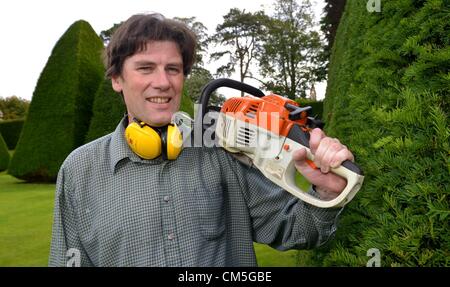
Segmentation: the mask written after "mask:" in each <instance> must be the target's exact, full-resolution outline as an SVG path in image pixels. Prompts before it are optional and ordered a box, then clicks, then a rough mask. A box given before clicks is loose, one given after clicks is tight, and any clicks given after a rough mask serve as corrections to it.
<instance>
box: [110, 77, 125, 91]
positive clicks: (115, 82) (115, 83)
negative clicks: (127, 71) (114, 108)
mask: <svg viewBox="0 0 450 287" xmlns="http://www.w3.org/2000/svg"><path fill="white" fill-rule="evenodd" d="M122 81H123V80H122V77H121V76H112V77H111V84H112V88H113V90H114V91H116V92H118V93H120V92H122Z"/></svg>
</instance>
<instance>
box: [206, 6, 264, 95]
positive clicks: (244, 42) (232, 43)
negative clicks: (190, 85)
mask: <svg viewBox="0 0 450 287" xmlns="http://www.w3.org/2000/svg"><path fill="white" fill-rule="evenodd" d="M223 18H224V21H223V23H222V24H219V25H218V26H217V28H216V34H215V35H213V36H212V37H211V41H212V42H213V43H215V44H216V45H221V46H222V47H223V50H221V51H218V52H214V53H212V54H211V59H212V60H219V59H221V58H222V57H224V56H228V62H227V64H225V65H222V66H220V67H219V68H218V69H217V74H218V75H227V76H230V75H231V73H233V72H235V70H236V66H238V69H239V79H240V81H241V82H244V80H245V79H246V78H249V77H251V71H250V66H251V64H252V63H253V62H254V61H255V60H256V56H257V55H258V54H259V53H260V52H261V36H262V35H263V34H264V26H263V23H264V21H265V19H266V15H265V14H264V12H262V11H259V12H255V13H250V12H245V10H243V11H241V10H239V9H237V8H233V9H231V10H230V11H229V12H228V14H227V15H225V16H224V17H223ZM242 95H243V92H242Z"/></svg>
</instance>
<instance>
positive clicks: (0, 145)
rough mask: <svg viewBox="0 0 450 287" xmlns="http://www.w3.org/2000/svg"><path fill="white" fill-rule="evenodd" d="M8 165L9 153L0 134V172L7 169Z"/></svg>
mask: <svg viewBox="0 0 450 287" xmlns="http://www.w3.org/2000/svg"><path fill="white" fill-rule="evenodd" d="M8 164H9V152H8V147H7V146H6V143H5V141H4V140H3V137H2V134H1V133H0V171H4V170H6V169H7V168H8Z"/></svg>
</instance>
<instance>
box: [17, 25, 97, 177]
mask: <svg viewBox="0 0 450 287" xmlns="http://www.w3.org/2000/svg"><path fill="white" fill-rule="evenodd" d="M102 49H103V43H102V41H101V40H100V38H99V37H98V36H97V34H96V33H95V31H94V30H93V29H92V27H91V26H90V25H89V23H87V22H86V21H83V20H80V21H77V22H75V23H74V24H72V25H71V26H70V27H69V29H68V30H67V31H66V32H65V33H64V35H62V36H61V38H60V39H59V40H58V42H57V43H56V45H55V47H54V48H53V51H52V53H51V56H50V57H49V59H48V62H47V64H46V66H45V68H44V70H43V71H42V73H41V75H40V77H39V80H38V83H37V86H36V89H35V91H34V94H33V98H32V101H31V104H30V108H29V111H28V116H27V119H26V121H25V124H24V127H23V132H22V134H21V136H20V139H19V142H18V143H17V147H16V150H15V153H14V156H13V158H12V160H11V163H10V167H9V169H8V172H9V173H10V174H11V175H13V176H15V177H17V178H20V179H24V180H27V181H44V182H46V181H55V180H56V176H57V173H58V170H59V167H60V165H61V164H62V162H63V161H64V159H65V158H66V157H67V155H68V154H69V153H70V152H71V151H72V150H74V149H75V148H76V147H78V146H80V145H81V144H83V143H84V138H85V135H86V132H87V130H88V127H89V122H90V119H91V112H92V103H93V100H94V94H95V92H96V90H97V88H98V86H99V84H100V82H101V80H102V76H103V73H104V67H103V64H102V61H101V52H102Z"/></svg>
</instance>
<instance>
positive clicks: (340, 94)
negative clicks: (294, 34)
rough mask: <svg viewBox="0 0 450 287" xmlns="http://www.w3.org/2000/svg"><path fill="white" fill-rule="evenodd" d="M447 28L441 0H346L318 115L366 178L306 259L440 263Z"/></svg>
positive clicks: (447, 215)
mask: <svg viewBox="0 0 450 287" xmlns="http://www.w3.org/2000/svg"><path fill="white" fill-rule="evenodd" d="M449 30H450V9H449V4H448V1H442V0H424V1H412V0H391V1H383V2H382V11H381V13H369V12H368V11H367V10H366V1H347V5H346V9H345V13H344V15H343V17H342V19H341V23H340V24H339V28H338V31H337V35H336V41H335V43H334V46H333V50H332V57H331V61H330V70H329V80H328V87H327V95H326V98H325V103H324V115H325V120H326V123H327V125H326V130H327V133H328V134H329V135H331V136H336V137H338V138H339V139H340V140H341V141H342V142H343V143H345V144H346V145H348V146H349V148H350V149H351V150H352V151H353V152H354V153H355V155H356V159H357V162H358V164H359V165H361V166H362V168H363V170H364V171H365V174H366V179H365V184H364V185H363V188H362V189H361V191H360V192H359V194H357V196H356V197H355V199H354V200H353V201H352V202H351V203H350V204H348V205H347V207H346V209H345V211H344V213H343V216H342V218H341V221H340V225H339V226H340V227H339V229H338V232H337V235H336V239H335V240H334V241H333V242H332V243H331V244H330V245H329V246H327V247H326V248H323V249H320V250H316V251H309V252H302V255H303V256H304V257H303V258H308V260H306V261H307V262H306V264H308V265H325V266H366V264H367V263H368V261H369V259H371V256H372V255H371V254H372V253H371V251H370V250H371V249H372V248H376V249H378V250H379V251H380V255H381V256H380V264H381V266H450V256H449V254H450V226H449V222H450V220H449V219H450V209H449V193H450V176H449V165H450V161H449V154H450V147H449V136H450V129H449V117H448V116H449V115H448V113H449V105H450V104H449V98H450V95H449V90H450V86H449V83H450V74H449V70H450V33H449ZM368 253H369V254H368ZM305 256H306V257H305ZM303 262H305V260H303Z"/></svg>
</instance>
